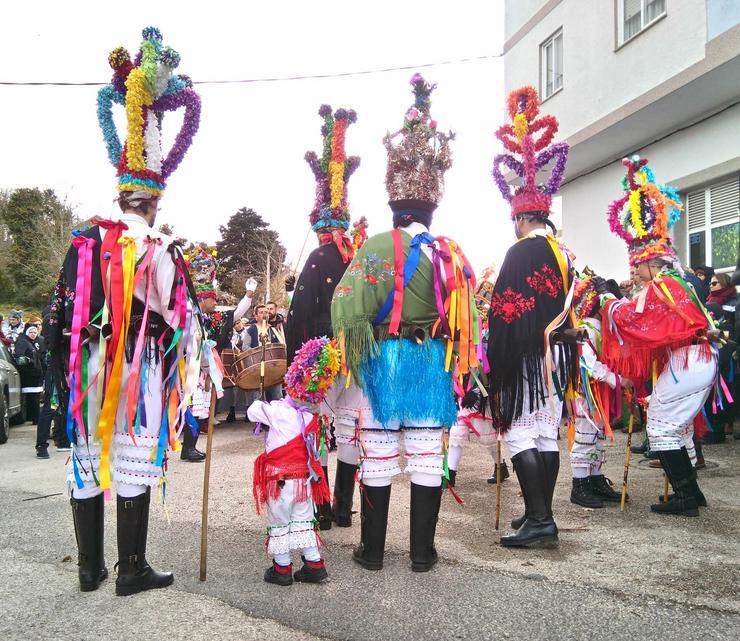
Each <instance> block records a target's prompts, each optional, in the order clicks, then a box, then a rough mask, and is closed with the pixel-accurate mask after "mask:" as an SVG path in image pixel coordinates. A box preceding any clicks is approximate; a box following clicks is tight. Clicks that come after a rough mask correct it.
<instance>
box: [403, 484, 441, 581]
mask: <svg viewBox="0 0 740 641" xmlns="http://www.w3.org/2000/svg"><path fill="white" fill-rule="evenodd" d="M441 504H442V487H441V486H440V487H426V486H424V485H417V484H416V483H411V530H410V531H411V541H410V542H411V570H412V571H414V572H429V570H431V569H432V568H433V567H434V565H435V564H436V563H437V560H438V556H437V550H436V549H435V547H434V535H435V533H436V531H437V520H438V518H439V508H440V505H441Z"/></svg>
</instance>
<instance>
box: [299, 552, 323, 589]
mask: <svg viewBox="0 0 740 641" xmlns="http://www.w3.org/2000/svg"><path fill="white" fill-rule="evenodd" d="M301 561H303V567H302V568H301V569H300V570H297V571H296V573H295V574H294V575H293V578H295V580H296V581H298V582H299V583H321V582H322V581H325V580H326V579H328V578H329V573H328V572H327V571H326V565H325V564H324V559H319V560H318V561H306V559H305V558H304V557H303V556H301Z"/></svg>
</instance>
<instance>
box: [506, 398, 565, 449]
mask: <svg viewBox="0 0 740 641" xmlns="http://www.w3.org/2000/svg"><path fill="white" fill-rule="evenodd" d="M562 412H563V402H562V401H561V400H559V399H557V398H555V399H554V400H553V402H552V406H551V405H550V401H549V400H548V399H546V400H545V405H544V406H542V407H540V408H539V409H537V410H536V411H534V412H531V413H529V414H522V415H521V416H520V417H519V418H517V419H515V420H514V421H512V423H511V427H510V428H509V430H508V431H507V432H505V434H504V438H505V440H506V443H507V444H508V446H509V449H510V450H511V455H512V456H516V455H517V454H519V452H523V451H524V450H531V449H537V450H539V451H540V452H557V451H558V428H559V427H560V419H561V416H562Z"/></svg>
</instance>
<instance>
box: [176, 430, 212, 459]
mask: <svg viewBox="0 0 740 641" xmlns="http://www.w3.org/2000/svg"><path fill="white" fill-rule="evenodd" d="M197 442H198V435H197V434H193V430H192V429H190V425H185V427H184V428H183V430H182V450H181V451H180V459H182V460H183V461H190V462H191V463H200V462H201V461H203V460H205V458H206V455H205V454H203V452H201V451H200V450H198V449H196V448H195V444H196V443H197Z"/></svg>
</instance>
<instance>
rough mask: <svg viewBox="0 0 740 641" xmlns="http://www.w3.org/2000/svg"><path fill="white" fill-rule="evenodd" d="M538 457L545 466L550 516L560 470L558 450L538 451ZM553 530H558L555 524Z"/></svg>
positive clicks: (546, 500)
mask: <svg viewBox="0 0 740 641" xmlns="http://www.w3.org/2000/svg"><path fill="white" fill-rule="evenodd" d="M540 458H541V459H542V463H543V465H544V466H545V482H546V483H547V494H546V495H545V502H546V504H547V513H548V514H549V515H550V517H551V518H552V497H553V496H554V495H555V484H556V483H557V482H558V473H559V472H560V452H540ZM553 523H554V521H553ZM555 531H556V532H557V531H558V528H557V526H555Z"/></svg>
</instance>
